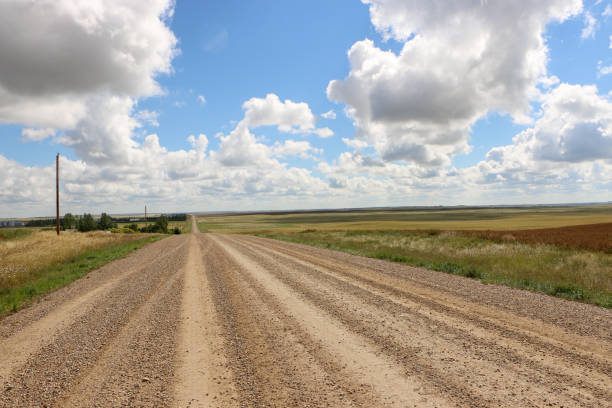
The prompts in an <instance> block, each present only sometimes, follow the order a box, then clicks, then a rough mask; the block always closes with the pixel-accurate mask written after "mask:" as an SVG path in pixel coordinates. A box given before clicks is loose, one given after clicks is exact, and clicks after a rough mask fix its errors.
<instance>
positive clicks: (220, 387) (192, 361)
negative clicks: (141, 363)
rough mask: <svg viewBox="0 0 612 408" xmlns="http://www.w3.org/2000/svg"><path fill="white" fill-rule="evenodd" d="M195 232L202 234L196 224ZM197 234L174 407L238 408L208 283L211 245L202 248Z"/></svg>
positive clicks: (187, 267) (187, 279) (186, 290)
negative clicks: (206, 262) (207, 266)
mask: <svg viewBox="0 0 612 408" xmlns="http://www.w3.org/2000/svg"><path fill="white" fill-rule="evenodd" d="M192 231H193V233H194V234H196V235H197V234H198V233H199V231H198V230H197V225H195V221H193V226H192ZM196 235H192V236H191V237H190V239H189V253H188V255H187V257H188V259H187V264H186V265H185V268H184V279H185V286H184V290H183V296H182V307H181V317H180V319H181V327H180V331H179V337H178V338H179V342H178V346H177V371H176V379H175V386H174V406H175V407H202V408H204V407H237V406H238V397H237V394H236V390H235V389H234V386H233V382H234V380H233V378H232V373H231V370H230V368H229V366H228V362H227V358H226V357H225V351H224V349H223V339H222V336H221V332H220V330H221V328H220V326H219V323H218V321H217V316H216V312H215V308H214V304H213V303H212V300H211V296H210V288H209V284H208V281H207V280H206V269H205V266H204V262H203V257H204V256H207V255H208V252H209V247H210V245H204V246H200V243H199V240H198V239H197V238H196ZM207 244H208V242H207Z"/></svg>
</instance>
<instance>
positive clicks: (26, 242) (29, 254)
mask: <svg viewBox="0 0 612 408" xmlns="http://www.w3.org/2000/svg"><path fill="white" fill-rule="evenodd" d="M142 238H143V235H142V234H109V233H106V232H103V231H95V232H88V233H79V232H62V233H61V234H60V236H59V237H58V236H57V235H56V233H55V231H38V232H35V233H33V234H32V235H30V236H27V237H25V238H22V239H17V240H9V241H0V287H7V286H8V287H10V286H15V285H19V284H21V283H23V282H25V281H28V280H30V279H31V278H32V277H33V275H35V274H36V273H37V272H38V271H40V270H42V269H44V268H46V267H48V266H50V265H53V264H57V263H61V262H63V261H66V260H68V259H70V258H72V257H74V256H77V255H79V254H82V253H83V252H85V251H87V250H90V249H98V248H104V247H108V246H110V245H114V244H121V243H125V242H129V241H134V240H137V239H142Z"/></svg>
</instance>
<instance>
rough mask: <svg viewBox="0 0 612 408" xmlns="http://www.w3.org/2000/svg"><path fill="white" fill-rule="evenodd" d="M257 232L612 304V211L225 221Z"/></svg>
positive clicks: (211, 223) (220, 227)
mask: <svg viewBox="0 0 612 408" xmlns="http://www.w3.org/2000/svg"><path fill="white" fill-rule="evenodd" d="M198 221H199V226H200V229H201V230H202V231H210V232H225V233H241V234H252V235H258V236H262V237H266V238H274V239H279V240H284V241H290V242H297V243H302V244H307V245H312V246H319V247H324V248H330V249H335V250H340V251H345V252H349V253H352V254H355V255H362V256H367V257H371V258H379V259H386V260H389V261H394V262H400V263H405V264H408V265H412V266H417V267H424V268H427V269H431V270H436V271H441V272H446V273H450V274H455V275H462V276H465V277H469V278H475V279H480V280H481V281H483V282H487V283H497V284H503V285H508V286H512V287H516V288H522V289H528V290H533V291H538V292H543V293H547V294H550V295H553V296H559V297H565V298H568V299H573V300H579V301H583V302H588V303H594V304H597V305H600V306H604V307H608V308H610V307H612V206H610V205H600V206H581V207H517V208H507V207H501V208H480V209H461V208H457V209H455V208H453V209H435V208H434V209H428V210H423V209H415V210H405V211H403V210H398V211H395V210H394V211H390V210H381V211H352V212H341V211H338V212H327V213H323V212H317V213H306V212H297V213H293V214H287V213H284V214H246V215H216V216H206V217H200V218H199V219H198Z"/></svg>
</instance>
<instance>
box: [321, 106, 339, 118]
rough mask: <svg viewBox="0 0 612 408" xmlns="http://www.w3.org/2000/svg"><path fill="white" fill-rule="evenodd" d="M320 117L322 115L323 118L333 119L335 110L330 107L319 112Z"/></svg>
mask: <svg viewBox="0 0 612 408" xmlns="http://www.w3.org/2000/svg"><path fill="white" fill-rule="evenodd" d="M321 117H322V118H323V119H330V120H333V119H336V112H334V110H333V109H331V110H329V111H327V112H325V113H323V114H321Z"/></svg>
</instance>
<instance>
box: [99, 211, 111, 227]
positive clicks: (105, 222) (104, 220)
mask: <svg viewBox="0 0 612 408" xmlns="http://www.w3.org/2000/svg"><path fill="white" fill-rule="evenodd" d="M98 228H99V229H101V230H107V229H110V228H113V220H112V219H111V217H110V216H109V215H108V214H107V213H102V215H100V221H98Z"/></svg>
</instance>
